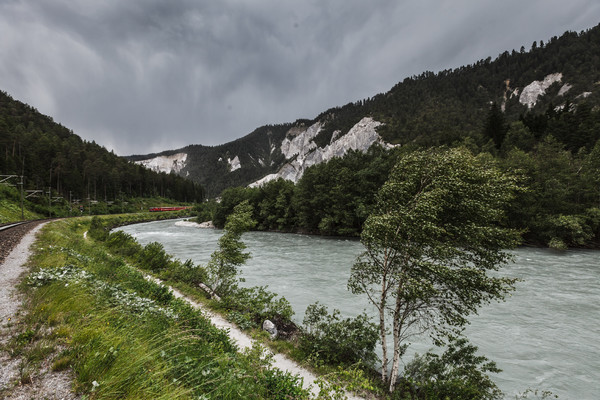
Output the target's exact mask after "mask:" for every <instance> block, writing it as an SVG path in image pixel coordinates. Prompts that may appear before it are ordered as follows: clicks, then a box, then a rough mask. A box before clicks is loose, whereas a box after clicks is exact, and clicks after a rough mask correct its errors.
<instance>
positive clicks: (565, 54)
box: [132, 26, 600, 197]
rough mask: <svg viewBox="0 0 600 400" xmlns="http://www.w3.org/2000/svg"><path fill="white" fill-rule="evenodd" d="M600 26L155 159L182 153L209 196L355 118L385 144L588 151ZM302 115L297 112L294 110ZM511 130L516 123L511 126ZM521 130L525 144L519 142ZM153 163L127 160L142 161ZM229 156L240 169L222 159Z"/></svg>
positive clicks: (599, 94) (318, 143)
mask: <svg viewBox="0 0 600 400" xmlns="http://www.w3.org/2000/svg"><path fill="white" fill-rule="evenodd" d="M599 66H600V26H596V27H594V28H592V29H590V30H588V31H585V32H580V33H576V32H566V33H564V34H563V35H561V36H560V37H556V36H555V37H553V38H550V39H549V40H547V42H544V41H540V42H539V43H538V42H534V43H533V44H531V46H528V49H526V48H525V47H524V46H523V47H521V48H520V49H519V50H512V51H505V52H504V53H502V54H500V55H499V56H498V57H496V58H495V59H494V60H492V58H491V57H488V58H487V59H485V60H479V61H477V62H475V63H473V64H470V65H466V66H463V67H460V68H456V69H452V70H444V71H440V72H437V73H434V72H430V71H427V72H423V73H422V74H420V75H419V76H412V77H408V78H406V79H404V80H403V81H402V82H400V83H398V84H397V85H395V86H394V87H393V88H392V89H391V90H390V91H388V92H386V93H380V94H377V95H375V96H373V97H371V98H367V99H363V100H359V101H356V102H353V103H349V104H347V105H345V106H342V107H335V108H331V109H329V110H327V111H324V112H323V113H321V114H320V115H318V116H317V117H316V118H314V119H312V120H298V121H296V122H295V123H292V124H282V125H275V126H263V127H260V128H257V129H256V130H255V131H254V132H252V133H251V134H249V135H247V136H245V137H243V138H241V139H238V140H236V141H234V142H230V143H226V144H223V145H220V146H216V147H206V146H188V147H186V148H183V149H180V150H177V151H170V152H166V153H163V154H168V153H174V152H184V153H187V154H188V160H187V162H186V166H185V167H184V168H183V169H182V170H181V171H180V172H179V173H180V174H181V175H183V176H186V177H189V178H190V179H193V180H195V181H196V182H199V183H201V184H203V185H205V186H206V188H207V191H208V193H209V197H213V196H217V195H219V193H220V192H221V191H222V190H223V189H225V188H227V187H232V186H244V185H248V184H250V183H252V182H254V181H257V180H258V179H260V178H262V177H264V176H266V175H268V174H272V173H274V172H277V171H278V170H279V169H283V168H285V166H286V163H287V165H289V163H290V162H292V161H293V159H286V158H285V157H284V156H283V154H282V151H281V146H282V141H283V140H284V139H285V138H293V137H294V135H297V131H298V130H300V129H306V128H307V127H310V126H313V125H314V124H317V123H318V124H319V126H320V128H319V131H318V134H317V135H316V136H315V137H314V138H311V140H310V143H307V144H308V145H310V146H312V147H313V148H324V147H325V146H327V145H328V144H330V143H332V141H333V140H339V139H340V138H343V136H344V135H346V134H347V133H348V132H349V131H350V129H351V128H352V127H354V126H355V125H356V124H357V123H358V122H359V121H361V119H363V118H365V117H370V118H372V119H373V120H375V121H377V122H380V123H382V124H381V125H380V126H379V127H378V128H377V133H378V134H379V135H380V136H381V137H382V138H383V140H384V141H386V142H387V143H391V144H399V145H403V146H406V145H415V146H424V147H428V146H439V145H450V146H454V145H457V144H465V145H467V146H474V147H477V148H479V149H486V150H492V148H495V149H496V150H499V149H500V148H501V147H502V146H503V144H504V142H505V140H506V141H507V143H506V145H505V147H506V146H508V147H510V146H511V145H513V144H514V143H515V142H521V146H526V145H525V142H528V143H529V145H528V146H529V148H528V150H530V149H531V148H532V146H533V142H532V141H531V140H533V141H534V142H537V141H539V140H540V139H541V138H544V137H546V136H547V135H552V136H553V137H554V138H555V139H556V140H558V142H559V143H561V144H563V145H564V146H565V148H566V149H568V150H570V151H572V152H577V151H578V149H579V148H581V147H587V148H588V149H589V148H591V145H593V144H594V143H595V140H597V139H598V137H599V136H600V133H599V130H598V129H597V125H595V124H596V121H594V120H593V119H594V117H595V115H594V116H592V114H591V113H592V111H593V110H594V107H596V106H598V105H600V91H599V90H598V89H599V86H598V84H599V83H600V70H599ZM299 112H301V110H299ZM517 122H520V123H521V125H513V123H517ZM522 126H525V127H526V128H527V129H528V132H529V133H530V134H532V135H533V139H531V140H530V138H529V137H528V136H527V135H525V137H523V136H522V135H523V132H524V131H522V130H521V127H522ZM154 156H156V155H148V156H135V157H132V159H134V160H142V159H147V158H151V157H154ZM235 157H238V160H239V161H240V167H239V168H232V166H231V164H230V163H229V162H228V160H232V159H234V158H235Z"/></svg>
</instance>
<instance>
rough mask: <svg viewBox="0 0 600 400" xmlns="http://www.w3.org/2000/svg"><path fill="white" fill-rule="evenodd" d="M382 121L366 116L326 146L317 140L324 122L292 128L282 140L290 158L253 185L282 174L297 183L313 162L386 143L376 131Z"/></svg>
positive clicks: (286, 153) (282, 149)
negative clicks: (304, 127) (301, 127)
mask: <svg viewBox="0 0 600 400" xmlns="http://www.w3.org/2000/svg"><path fill="white" fill-rule="evenodd" d="M379 125H381V122H377V121H375V120H374V119H372V118H370V117H365V118H363V119H361V120H360V121H359V122H358V123H357V124H356V125H354V126H353V127H352V128H351V129H350V130H349V131H348V133H347V134H346V135H344V136H342V137H339V134H340V133H339V132H334V135H333V136H332V138H331V142H330V144H328V145H327V146H325V147H322V148H321V147H318V146H317V144H316V143H315V142H314V141H313V140H314V138H315V137H316V136H317V135H318V134H319V132H320V131H321V129H322V128H323V125H322V124H321V123H320V122H317V123H315V124H313V125H311V126H309V127H308V128H306V129H299V128H292V129H291V130H290V131H289V132H288V135H287V136H286V138H285V139H284V140H283V142H282V144H281V152H282V153H283V155H284V156H285V157H286V158H287V159H288V160H290V161H288V162H287V163H286V164H284V165H283V167H281V168H280V169H279V171H278V172H277V173H275V174H270V175H267V176H265V177H264V178H262V179H260V180H258V181H256V182H254V183H252V184H250V186H251V187H256V186H261V185H263V184H265V183H267V182H269V181H272V180H275V179H278V178H283V179H287V180H289V181H292V182H294V183H296V182H298V181H299V180H300V178H301V177H302V175H303V174H304V171H305V170H306V168H308V167H310V166H311V165H315V164H319V163H322V162H325V161H328V160H331V159H332V158H334V157H342V156H343V155H344V154H346V153H347V152H348V151H349V150H359V151H367V150H368V149H369V147H371V146H372V145H373V144H374V143H380V144H382V145H385V143H384V142H383V140H382V139H381V137H380V136H379V134H377V131H376V128H377V127H378V126H379Z"/></svg>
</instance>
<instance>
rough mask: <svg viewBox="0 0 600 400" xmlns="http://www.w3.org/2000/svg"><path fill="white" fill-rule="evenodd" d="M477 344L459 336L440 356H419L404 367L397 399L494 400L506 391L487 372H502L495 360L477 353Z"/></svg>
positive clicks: (395, 394) (430, 354) (429, 353)
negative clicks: (499, 387) (502, 390)
mask: <svg viewBox="0 0 600 400" xmlns="http://www.w3.org/2000/svg"><path fill="white" fill-rule="evenodd" d="M476 351H477V347H475V346H473V345H471V344H469V343H468V341H467V339H465V338H459V339H456V340H453V341H451V342H450V343H449V344H448V348H447V349H446V351H444V353H443V354H442V355H441V356H440V355H438V354H435V353H431V352H428V353H426V354H425V355H424V356H419V355H416V356H415V358H414V359H413V360H412V361H410V362H409V363H407V365H406V367H405V368H404V375H403V377H402V379H401V381H400V384H399V387H398V389H397V390H396V392H395V393H394V398H397V399H411V400H416V399H427V400H436V399H440V400H445V399H461V400H494V399H502V398H503V396H502V392H501V391H500V389H498V387H497V386H496V384H495V383H494V382H493V381H492V380H491V379H490V377H489V376H488V375H487V374H488V373H490V372H493V373H498V372H501V370H499V369H498V368H497V367H496V364H495V363H494V362H493V361H489V360H488V359H487V358H486V357H484V356H477V355H476V354H475V352H476Z"/></svg>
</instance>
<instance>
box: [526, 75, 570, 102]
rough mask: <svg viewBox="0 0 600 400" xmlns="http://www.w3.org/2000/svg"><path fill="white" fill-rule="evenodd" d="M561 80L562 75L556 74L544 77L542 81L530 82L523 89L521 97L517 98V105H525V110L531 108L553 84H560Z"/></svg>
mask: <svg viewBox="0 0 600 400" xmlns="http://www.w3.org/2000/svg"><path fill="white" fill-rule="evenodd" d="M561 80H562V74H561V73H556V74H550V75H546V77H545V78H544V80H543V81H533V82H531V83H530V84H529V85H527V86H525V87H524V88H523V91H522V92H521V96H520V97H519V103H521V104H523V105H526V106H527V108H533V107H534V106H535V105H536V103H537V100H538V97H540V96H541V95H543V94H545V93H546V90H548V88H549V87H550V86H552V84H553V83H556V82H560V81H561ZM563 87H564V86H563Z"/></svg>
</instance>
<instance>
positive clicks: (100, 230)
mask: <svg viewBox="0 0 600 400" xmlns="http://www.w3.org/2000/svg"><path fill="white" fill-rule="evenodd" d="M88 235H89V236H90V237H92V238H93V239H95V240H99V241H102V242H103V241H105V240H106V239H107V238H108V232H107V230H106V228H105V227H104V224H102V220H101V219H100V217H98V216H95V217H93V218H92V221H91V222H90V229H89V230H88Z"/></svg>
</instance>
